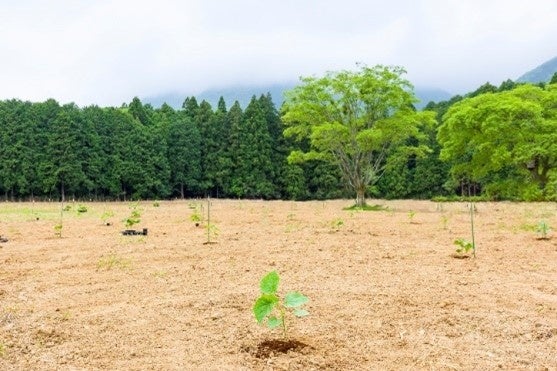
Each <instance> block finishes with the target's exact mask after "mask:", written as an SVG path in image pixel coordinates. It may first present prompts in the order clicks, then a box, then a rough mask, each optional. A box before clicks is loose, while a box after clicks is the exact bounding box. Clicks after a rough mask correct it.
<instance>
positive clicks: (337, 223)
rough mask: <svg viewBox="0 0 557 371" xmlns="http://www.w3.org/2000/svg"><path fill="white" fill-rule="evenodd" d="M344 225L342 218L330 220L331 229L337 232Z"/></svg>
mask: <svg viewBox="0 0 557 371" xmlns="http://www.w3.org/2000/svg"><path fill="white" fill-rule="evenodd" d="M343 225H344V220H342V218H335V219H333V220H331V223H330V226H331V229H333V230H335V231H338V230H339V229H340V228H341V227H342V226H343Z"/></svg>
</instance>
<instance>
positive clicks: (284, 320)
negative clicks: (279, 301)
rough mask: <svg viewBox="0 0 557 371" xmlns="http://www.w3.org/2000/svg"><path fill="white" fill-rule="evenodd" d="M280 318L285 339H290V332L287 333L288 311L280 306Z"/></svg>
mask: <svg viewBox="0 0 557 371" xmlns="http://www.w3.org/2000/svg"><path fill="white" fill-rule="evenodd" d="M280 319H281V322H282V334H283V335H284V338H285V339H288V334H287V333H286V313H285V311H284V308H280Z"/></svg>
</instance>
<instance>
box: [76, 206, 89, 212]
mask: <svg viewBox="0 0 557 371" xmlns="http://www.w3.org/2000/svg"><path fill="white" fill-rule="evenodd" d="M76 211H77V213H78V214H83V213H86V212H87V206H85V205H78V206H77V209H76Z"/></svg>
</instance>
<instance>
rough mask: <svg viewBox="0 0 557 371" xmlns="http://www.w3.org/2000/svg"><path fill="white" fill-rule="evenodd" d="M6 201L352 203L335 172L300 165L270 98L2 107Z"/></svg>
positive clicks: (1, 179) (0, 170)
mask: <svg viewBox="0 0 557 371" xmlns="http://www.w3.org/2000/svg"><path fill="white" fill-rule="evenodd" d="M0 128H1V131H0V192H1V193H0V194H2V195H3V197H4V198H5V199H7V200H25V199H67V198H76V199H92V200H104V199H113V200H129V199H165V198H174V197H203V196H207V195H210V196H212V197H233V198H264V199H280V198H283V199H300V200H302V199H326V198H336V197H343V196H346V191H345V189H344V187H343V185H342V183H341V181H340V177H339V175H338V170H337V169H336V167H335V166H333V165H331V164H327V163H322V162H317V161H316V162H313V163H307V164H304V165H292V164H289V163H288V162H287V160H286V157H287V155H288V153H289V150H290V148H289V146H290V144H289V143H288V141H286V140H285V139H284V137H283V135H282V130H283V128H282V122H281V119H280V115H279V112H278V111H277V109H276V107H275V106H274V104H273V102H272V98H271V96H270V95H269V94H267V95H262V96H260V97H253V98H252V100H251V102H250V103H249V104H248V106H247V107H246V108H245V109H242V108H241V107H240V105H239V103H237V102H236V103H235V104H233V105H232V107H230V109H227V107H226V105H225V102H224V99H222V98H221V99H220V101H219V102H218V105H217V107H215V108H213V107H211V105H210V104H209V103H208V102H206V101H202V102H200V103H198V102H197V100H196V98H195V97H189V98H186V99H185V101H184V103H183V106H182V108H181V109H178V110H175V109H173V108H172V107H170V106H168V105H166V104H164V105H163V106H162V107H160V108H157V109H154V108H153V107H152V106H151V105H149V104H143V103H142V102H141V101H140V100H139V99H138V98H134V99H133V100H132V102H130V103H129V104H124V105H122V106H121V107H98V106H89V107H84V108H80V107H78V106H76V105H75V104H66V105H60V104H59V103H58V102H56V101H55V100H53V99H49V100H47V101H45V102H40V103H31V102H23V101H20V100H5V101H1V102H0Z"/></svg>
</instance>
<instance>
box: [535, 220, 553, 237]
mask: <svg viewBox="0 0 557 371" xmlns="http://www.w3.org/2000/svg"><path fill="white" fill-rule="evenodd" d="M550 231H551V228H549V224H547V222H546V221H545V220H542V221H540V222H539V223H538V226H537V229H536V232H538V238H539V239H540V240H548V239H549V232H550Z"/></svg>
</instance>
